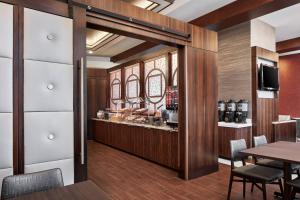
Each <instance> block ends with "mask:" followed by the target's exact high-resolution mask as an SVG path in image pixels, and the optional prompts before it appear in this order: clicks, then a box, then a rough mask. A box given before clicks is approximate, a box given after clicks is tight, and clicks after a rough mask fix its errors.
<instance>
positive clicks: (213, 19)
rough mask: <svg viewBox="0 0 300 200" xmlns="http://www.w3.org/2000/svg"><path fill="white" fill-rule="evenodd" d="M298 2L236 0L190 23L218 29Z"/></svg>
mask: <svg viewBox="0 0 300 200" xmlns="http://www.w3.org/2000/svg"><path fill="white" fill-rule="evenodd" d="M298 3H300V0H247V1H245V0H237V1H234V2H233V3H230V4H228V5H226V6H223V7H221V8H219V9H217V10H215V11H212V12H210V13H208V14H206V15H204V16H201V17H199V18H196V19H194V20H192V21H191V22H190V23H192V24H194V25H198V26H202V27H206V28H209V29H212V30H215V31H219V30H222V29H225V28H228V27H231V26H234V25H237V24H241V23H243V22H247V21H250V20H252V19H255V18H258V17H261V16H264V15H267V14H270V13H272V12H275V11H277V10H281V9H284V8H287V7H289V6H292V5H295V4H298Z"/></svg>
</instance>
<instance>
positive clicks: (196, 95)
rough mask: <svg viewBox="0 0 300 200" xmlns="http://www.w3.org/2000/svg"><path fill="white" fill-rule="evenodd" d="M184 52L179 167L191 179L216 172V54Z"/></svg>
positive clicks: (200, 50) (195, 50)
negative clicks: (182, 126)
mask: <svg viewBox="0 0 300 200" xmlns="http://www.w3.org/2000/svg"><path fill="white" fill-rule="evenodd" d="M185 52H186V58H185V62H186V66H185V71H184V79H185V81H184V83H185V94H184V96H185V129H186V130H185V131H186V135H185V137H181V140H182V141H181V144H183V145H182V148H184V149H182V150H185V154H181V155H183V156H184V158H185V159H182V161H181V162H184V163H181V166H184V167H185V177H186V178H188V179H191V178H195V177H199V176H202V175H206V174H208V173H211V172H214V171H216V170H218V140H217V114H216V113H217V94H218V92H217V84H218V83H217V65H216V53H214V52H210V51H204V50H202V49H197V48H192V47H186V49H185ZM179 80H180V79H179ZM179 89H180V88H179ZM181 95H182V94H181Z"/></svg>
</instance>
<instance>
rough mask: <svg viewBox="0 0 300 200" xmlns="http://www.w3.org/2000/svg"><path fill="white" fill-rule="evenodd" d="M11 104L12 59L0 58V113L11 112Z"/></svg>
mask: <svg viewBox="0 0 300 200" xmlns="http://www.w3.org/2000/svg"><path fill="white" fill-rule="evenodd" d="M0 12H1V11H0ZM0 29H1V26H0ZM1 46H2V44H1V42H0V47H1ZM12 102H13V67H12V59H10V58H1V57H0V113H1V112H12V110H13V103H12Z"/></svg>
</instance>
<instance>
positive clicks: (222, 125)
mask: <svg viewBox="0 0 300 200" xmlns="http://www.w3.org/2000/svg"><path fill="white" fill-rule="evenodd" d="M218 126H219V127H227V128H246V127H252V123H246V124H238V123H227V122H218Z"/></svg>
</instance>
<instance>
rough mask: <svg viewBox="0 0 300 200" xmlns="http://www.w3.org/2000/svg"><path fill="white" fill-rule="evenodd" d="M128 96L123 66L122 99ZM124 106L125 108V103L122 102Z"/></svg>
mask: <svg viewBox="0 0 300 200" xmlns="http://www.w3.org/2000/svg"><path fill="white" fill-rule="evenodd" d="M125 97H126V80H125V68H124V67H122V68H121V99H122V100H125ZM122 108H125V104H122Z"/></svg>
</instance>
